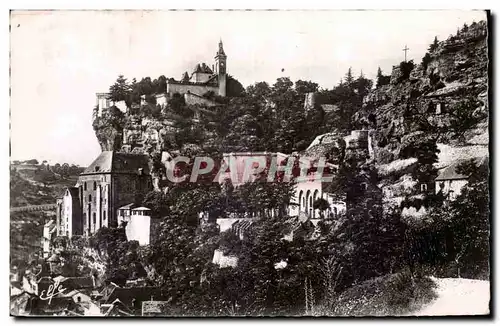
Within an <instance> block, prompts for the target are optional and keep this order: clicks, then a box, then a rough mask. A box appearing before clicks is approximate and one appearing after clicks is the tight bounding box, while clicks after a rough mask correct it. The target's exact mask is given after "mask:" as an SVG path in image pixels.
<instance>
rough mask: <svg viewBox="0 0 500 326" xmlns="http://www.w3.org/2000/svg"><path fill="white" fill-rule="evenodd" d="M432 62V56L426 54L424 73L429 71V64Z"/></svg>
mask: <svg viewBox="0 0 500 326" xmlns="http://www.w3.org/2000/svg"><path fill="white" fill-rule="evenodd" d="M431 61H432V58H431V55H430V54H429V52H426V53H425V55H424V57H423V58H422V68H423V69H424V73H425V71H426V70H427V67H428V65H429V63H430V62H431Z"/></svg>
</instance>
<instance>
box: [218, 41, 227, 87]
mask: <svg viewBox="0 0 500 326" xmlns="http://www.w3.org/2000/svg"><path fill="white" fill-rule="evenodd" d="M226 60H227V56H226V54H225V53H224V48H223V46H222V40H220V42H219V50H218V51H217V54H216V55H215V73H216V74H217V78H218V82H219V96H226V78H227V74H226Z"/></svg>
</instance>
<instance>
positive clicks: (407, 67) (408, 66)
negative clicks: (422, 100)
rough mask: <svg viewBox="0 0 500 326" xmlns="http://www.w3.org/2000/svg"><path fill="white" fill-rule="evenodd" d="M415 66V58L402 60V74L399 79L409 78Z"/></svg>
mask: <svg viewBox="0 0 500 326" xmlns="http://www.w3.org/2000/svg"><path fill="white" fill-rule="evenodd" d="M414 67H415V64H414V63H413V60H410V61H402V62H401V63H400V64H399V69H400V71H401V75H400V76H399V79H398V81H399V82H401V81H403V80H406V79H408V78H409V77H410V73H411V72H412V70H413V68H414Z"/></svg>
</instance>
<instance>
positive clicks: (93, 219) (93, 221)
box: [92, 212, 96, 225]
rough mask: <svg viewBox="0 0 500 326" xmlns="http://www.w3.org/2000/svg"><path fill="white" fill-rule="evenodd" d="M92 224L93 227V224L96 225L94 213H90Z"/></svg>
mask: <svg viewBox="0 0 500 326" xmlns="http://www.w3.org/2000/svg"><path fill="white" fill-rule="evenodd" d="M92 223H94V225H95V223H96V218H95V212H94V213H92Z"/></svg>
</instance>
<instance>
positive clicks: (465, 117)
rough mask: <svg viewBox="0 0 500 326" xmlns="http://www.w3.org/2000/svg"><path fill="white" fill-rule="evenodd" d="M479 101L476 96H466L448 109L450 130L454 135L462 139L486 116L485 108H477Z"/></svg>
mask: <svg viewBox="0 0 500 326" xmlns="http://www.w3.org/2000/svg"><path fill="white" fill-rule="evenodd" d="M480 107H481V103H480V102H479V101H478V100H477V98H475V97H472V96H468V97H466V98H465V99H462V100H460V102H458V103H457V104H456V105H455V107H454V108H453V109H452V110H450V112H449V114H450V126H449V128H450V130H451V131H452V132H453V134H454V137H456V138H458V139H460V140H463V138H464V134H465V133H466V132H467V131H468V130H470V129H472V128H474V127H475V126H476V125H477V124H478V123H479V122H481V121H483V120H485V119H486V118H487V117H488V112H487V110H478V108H480Z"/></svg>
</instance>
